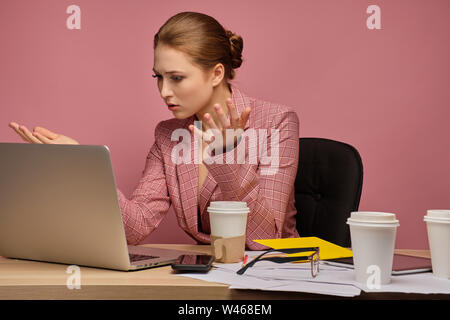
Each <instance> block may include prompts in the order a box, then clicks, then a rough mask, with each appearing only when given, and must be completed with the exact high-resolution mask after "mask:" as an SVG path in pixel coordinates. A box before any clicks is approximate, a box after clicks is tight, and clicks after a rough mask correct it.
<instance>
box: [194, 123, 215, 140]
mask: <svg viewBox="0 0 450 320" xmlns="http://www.w3.org/2000/svg"><path fill="white" fill-rule="evenodd" d="M189 130H190V131H191V132H192V133H194V135H196V136H197V137H199V138H200V139H202V141H204V142H207V143H209V142H211V140H212V139H213V138H214V136H213V135H212V134H210V130H207V131H205V132H203V131H202V130H200V129H199V128H197V127H196V126H194V125H192V124H191V125H190V126H189Z"/></svg>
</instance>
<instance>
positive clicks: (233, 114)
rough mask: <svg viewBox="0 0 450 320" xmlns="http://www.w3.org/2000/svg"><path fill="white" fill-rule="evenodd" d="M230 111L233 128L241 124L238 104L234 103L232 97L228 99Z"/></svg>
mask: <svg viewBox="0 0 450 320" xmlns="http://www.w3.org/2000/svg"><path fill="white" fill-rule="evenodd" d="M227 105H228V111H229V113H230V119H231V120H230V122H231V126H232V127H233V128H236V127H237V126H238V125H239V113H238V111H237V108H236V106H235V105H234V103H233V100H232V99H230V98H229V99H227Z"/></svg>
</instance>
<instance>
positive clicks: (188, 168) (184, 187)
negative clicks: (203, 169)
mask: <svg viewBox="0 0 450 320" xmlns="http://www.w3.org/2000/svg"><path fill="white" fill-rule="evenodd" d="M193 122H194V117H191V118H190V119H189V120H188V121H186V125H185V126H184V129H186V130H188V131H189V125H190V124H193ZM189 134H190V131H189ZM190 136H191V158H190V162H189V163H183V162H182V163H180V164H177V165H176V170H177V176H178V185H179V192H180V197H181V207H182V210H183V212H182V213H181V214H182V216H183V219H184V220H185V223H186V226H187V229H188V230H189V231H191V232H192V233H197V232H198V221H197V210H198V207H197V193H198V192H197V190H198V164H196V163H195V162H194V136H193V135H191V134H190Z"/></svg>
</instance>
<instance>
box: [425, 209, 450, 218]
mask: <svg viewBox="0 0 450 320" xmlns="http://www.w3.org/2000/svg"><path fill="white" fill-rule="evenodd" d="M425 217H427V218H432V219H450V210H427V215H426V216H425Z"/></svg>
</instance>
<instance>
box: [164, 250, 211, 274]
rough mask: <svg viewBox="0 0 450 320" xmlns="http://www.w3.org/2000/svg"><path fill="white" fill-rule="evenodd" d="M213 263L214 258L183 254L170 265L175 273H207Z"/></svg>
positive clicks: (204, 255)
mask: <svg viewBox="0 0 450 320" xmlns="http://www.w3.org/2000/svg"><path fill="white" fill-rule="evenodd" d="M213 262H214V256H210V255H206V254H183V255H181V256H179V257H178V259H177V260H176V261H175V262H174V263H172V269H173V270H175V271H191V272H192V271H197V272H208V271H209V269H211V267H212V263H213Z"/></svg>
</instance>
